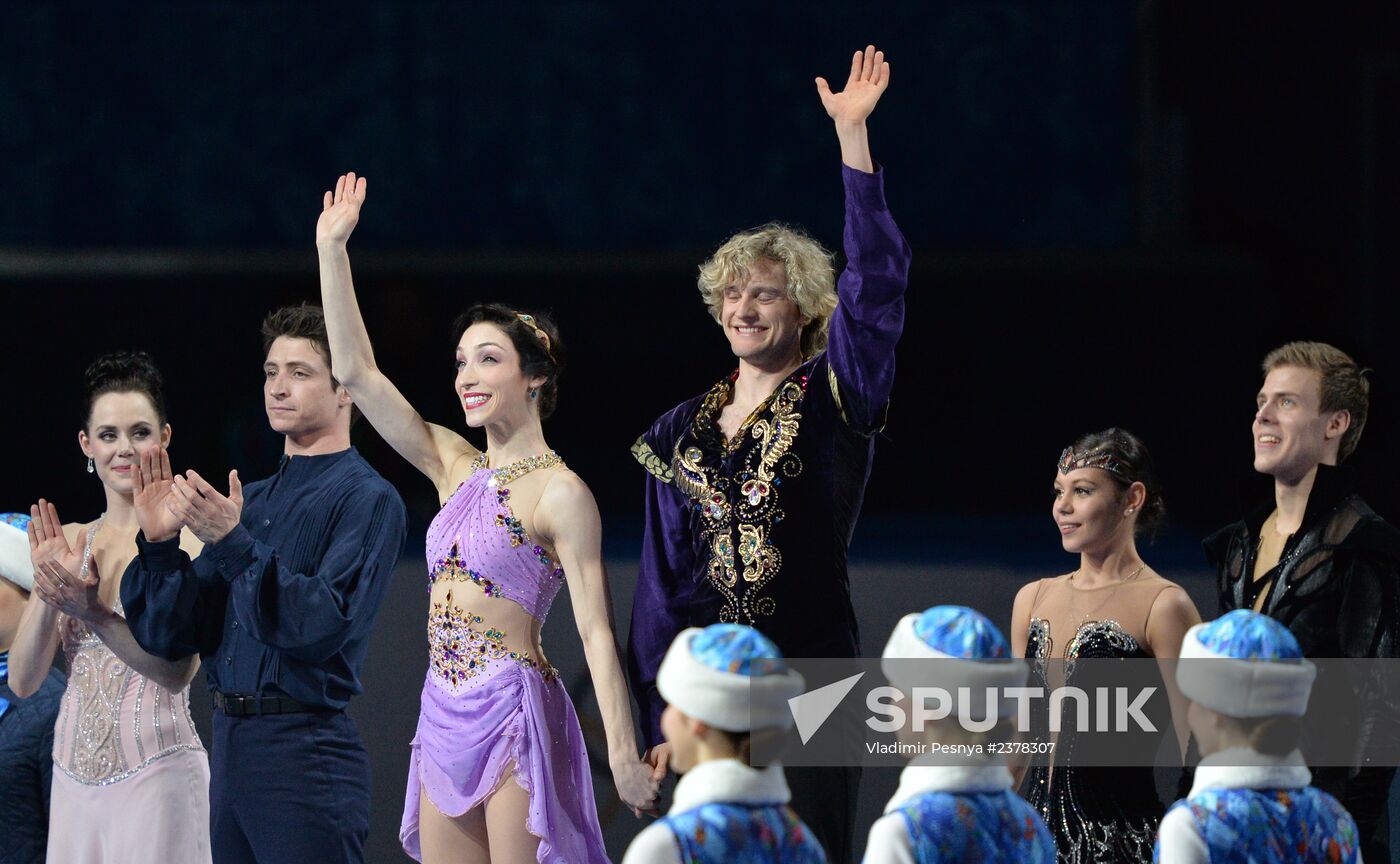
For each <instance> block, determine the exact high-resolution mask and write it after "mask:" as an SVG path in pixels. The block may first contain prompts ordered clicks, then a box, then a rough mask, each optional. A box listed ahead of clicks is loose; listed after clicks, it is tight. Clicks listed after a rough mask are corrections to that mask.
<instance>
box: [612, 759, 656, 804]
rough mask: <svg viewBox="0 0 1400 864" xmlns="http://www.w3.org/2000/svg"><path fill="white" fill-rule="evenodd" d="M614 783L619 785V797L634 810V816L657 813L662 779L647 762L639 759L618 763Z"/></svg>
mask: <svg viewBox="0 0 1400 864" xmlns="http://www.w3.org/2000/svg"><path fill="white" fill-rule="evenodd" d="M663 776H664V775H663ZM613 785H614V786H616V787H617V797H619V798H621V799H622V803H623V804H626V805H627V806H628V807H629V808H630V809H631V810H632V815H633V816H641V815H642V814H643V813H650V814H652V815H656V811H657V806H656V799H657V796H658V795H659V794H660V788H661V781H660V780H659V779H657V778H656V776H655V774H654V772H653V771H652V769H651V766H649V765H648V764H647V763H646V762H644V761H642V760H640V759H639V760H637V761H636V762H629V763H627V764H625V765H616V766H615V767H614V768H613Z"/></svg>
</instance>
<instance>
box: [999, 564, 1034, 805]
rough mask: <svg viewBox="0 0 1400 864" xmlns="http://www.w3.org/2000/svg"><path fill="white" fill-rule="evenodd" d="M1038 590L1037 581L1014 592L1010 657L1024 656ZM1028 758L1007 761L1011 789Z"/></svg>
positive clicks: (1014, 757) (1021, 775)
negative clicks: (1009, 770)
mask: <svg viewBox="0 0 1400 864" xmlns="http://www.w3.org/2000/svg"><path fill="white" fill-rule="evenodd" d="M1039 588H1040V582H1039V580H1037V581H1035V582H1028V583H1026V584H1025V585H1022V586H1021V590H1020V591H1017V592H1016V599H1015V601H1014V602H1012V604H1011V656H1013V657H1024V656H1026V642H1027V641H1028V639H1029V636H1030V629H1031V612H1032V611H1033V610H1032V608H1031V607H1032V606H1034V605H1035V595H1036V592H1037V591H1038V590H1039ZM1029 759H1030V757H1029V756H1026V755H1024V754H1020V753H1017V754H1013V755H1012V756H1011V757H1010V758H1009V759H1007V766H1006V767H1007V768H1009V769H1011V776H1012V778H1013V780H1012V788H1013V789H1015V788H1020V786H1021V780H1022V779H1023V778H1024V777H1025V776H1026V768H1027V767H1029V764H1030V762H1029Z"/></svg>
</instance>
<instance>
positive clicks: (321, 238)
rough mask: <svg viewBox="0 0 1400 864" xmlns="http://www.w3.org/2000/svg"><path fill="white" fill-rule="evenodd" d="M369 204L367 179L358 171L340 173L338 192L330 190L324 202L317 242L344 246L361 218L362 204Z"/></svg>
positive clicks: (318, 223) (317, 221)
mask: <svg viewBox="0 0 1400 864" xmlns="http://www.w3.org/2000/svg"><path fill="white" fill-rule="evenodd" d="M364 203H365V178H363V177H359V178H356V177H355V172H354V171H351V172H350V173H349V174H342V175H340V179H339V180H337V181H335V191H333V192H327V193H326V194H325V197H324V199H323V200H322V203H321V218H319V219H317V220H316V243H317V244H318V245H320V244H326V243H328V244H331V245H337V246H342V245H344V244H345V242H346V241H347V240H349V239H350V232H352V231H354V230H355V226H356V225H357V224H359V221H360V206H361V205H362V204H364Z"/></svg>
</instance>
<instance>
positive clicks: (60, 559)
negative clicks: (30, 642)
mask: <svg viewBox="0 0 1400 864" xmlns="http://www.w3.org/2000/svg"><path fill="white" fill-rule="evenodd" d="M36 509H37V510H38V511H40V513H41V517H42V518H35V519H33V520H32V521H31V523H30V524H31V528H32V531H31V540H30V553H31V557H32V558H33V559H34V595H35V596H34V597H31V598H30V604H31V605H32V604H34V603H35V601H36V599H37V600H38V601H40V603H41V605H43V606H44V607H46V608H48V609H51V610H52V613H51V615H52V618H51V620H49V621H48V622H47V625H48V628H47V629H48V630H49V631H50V632H51V633H52V634H53V636H52V637H51V639H50V640H49V645H48V652H47V661H46V662H44V663H43V666H42V668H41V669H39V670H37V672H38V678H37V679H34V684H35V686H36V687H37V686H38V684H39V683H42V681H43V675H44V674H46V673H47V672H48V666H49V664H51V663H52V662H53V652H54V651H55V650H56V649H57V646H58V631H57V627H56V623H57V616H58V614H60V613H62V614H64V615H67V616H69V617H70V618H75V619H77V620H79V621H82V622H83V623H84V624H86V625H87V626H88V627H90V628H91V629H92V631H93V632H94V633H96V634H97V636H98V638H100V639H101V640H102V641H103V643H104V644H106V645H107V647H108V648H109V649H111V651H112V653H113V654H115V655H117V657H118V659H120V660H121V661H122V662H123V663H125V664H126V665H127V666H130V667H131V668H132V669H135V670H136V671H137V672H138V673H139V674H141V675H144V676H146V677H147V678H150V679H151V680H153V681H155V682H156V683H157V684H159V685H161V686H162V687H165V688H167V689H169V690H174V691H176V692H178V691H180V690H183V689H184V688H185V686H186V685H188V684H189V683H190V679H192V678H193V677H194V673H195V670H196V669H198V668H199V658H198V657H186V658H182V659H180V660H175V661H170V660H164V659H161V658H159V657H156V656H153V655H151V654H148V653H147V652H146V651H145V650H144V649H142V648H141V646H140V645H138V644H137V642H136V639H135V638H134V637H133V636H132V635H131V630H130V629H129V628H128V627H127V625H126V621H125V619H123V618H122V617H121V616H120V615H118V614H117V613H116V612H115V611H114V610H112V609H111V608H110V607H109V606H108V605H107V604H106V603H105V602H104V601H103V600H102V599H101V597H100V596H99V592H98V588H99V586H100V585H101V578H100V575H99V573H98V572H97V561H96V560H92V559H90V560H89V561H88V572H87V573H85V574H84V573H83V543H82V526H80V525H69V526H62V527H60V525H61V523H60V522H59V521H58V510H57V508H55V507H54V505H53V504H52V503H49V502H46V501H41V502H40V506H39V507H38V508H36ZM31 512H33V511H31ZM70 537H71V538H72V539H71V540H70V539H69V538H70ZM120 569H121V570H123V571H124V570H125V569H126V567H125V565H124V564H123V566H122V567H121V568H120ZM113 578H120V576H117V577H113ZM29 614H30V606H26V607H25V615H26V616H28V615H29ZM36 618H37V619H41V620H42V619H48V618H50V615H47V614H43V613H36ZM41 626H42V625H41ZM36 659H42V658H36ZM26 664H27V667H31V666H32V663H30V662H29V661H26ZM25 671H26V673H30V672H34V671H35V670H33V669H32V668H26V670H25ZM24 683H26V684H28V683H30V679H29V678H28V677H26V680H25V682H24ZM16 692H18V690H16Z"/></svg>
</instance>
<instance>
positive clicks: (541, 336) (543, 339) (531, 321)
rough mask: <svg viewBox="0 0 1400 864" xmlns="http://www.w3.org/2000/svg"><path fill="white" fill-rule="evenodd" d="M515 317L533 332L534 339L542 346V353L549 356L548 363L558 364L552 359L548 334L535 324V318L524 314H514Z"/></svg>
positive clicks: (552, 351)
mask: <svg viewBox="0 0 1400 864" xmlns="http://www.w3.org/2000/svg"><path fill="white" fill-rule="evenodd" d="M515 317H516V318H519V319H520V321H521V323H522V324H524V325H525V326H526V327H529V328H530V329H531V330H534V331H535V338H536V339H538V340H540V344H541V345H543V346H544V353H546V354H548V355H549V360H550V362H551V363H557V362H559V361H557V360H555V359H554V349H553V348H551V347H550V344H549V334H548V333H546V332H544V330H542V329H541V328H540V325H538V324H536V323H535V316H534V315H527V314H525V313H524V312H516V313H515Z"/></svg>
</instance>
